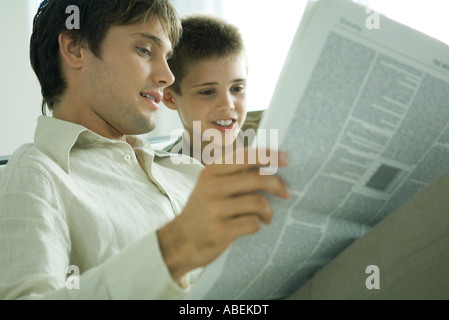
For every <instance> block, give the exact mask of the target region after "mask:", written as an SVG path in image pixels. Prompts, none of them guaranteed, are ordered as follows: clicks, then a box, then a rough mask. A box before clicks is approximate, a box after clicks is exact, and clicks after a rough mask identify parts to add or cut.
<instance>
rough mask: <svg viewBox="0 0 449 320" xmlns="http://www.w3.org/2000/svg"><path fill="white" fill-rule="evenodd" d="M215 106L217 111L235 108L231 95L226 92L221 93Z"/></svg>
mask: <svg viewBox="0 0 449 320" xmlns="http://www.w3.org/2000/svg"><path fill="white" fill-rule="evenodd" d="M215 108H216V109H217V110H218V111H227V110H232V109H235V106H234V101H233V99H232V97H230V96H229V95H228V94H226V95H223V97H222V98H221V99H220V100H219V101H218V103H217V105H216V107H215Z"/></svg>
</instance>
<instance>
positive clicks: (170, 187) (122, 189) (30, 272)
mask: <svg viewBox="0 0 449 320" xmlns="http://www.w3.org/2000/svg"><path fill="white" fill-rule="evenodd" d="M127 142H128V143H125V142H120V141H113V140H109V139H106V138H104V137H102V136H99V135H97V134H95V133H93V132H92V131H89V130H88V129H86V128H84V127H82V126H80V125H76V124H73V123H70V122H65V121H61V120H58V119H55V118H51V117H43V116H41V117H40V118H39V119H38V125H37V128H36V133H35V140H34V143H33V144H27V145H23V146H22V147H20V148H19V149H18V150H17V151H16V152H15V153H14V154H13V155H12V156H11V158H10V160H9V162H8V164H7V165H6V168H5V170H4V171H3V172H2V178H1V181H0V270H1V272H0V298H1V299H17V298H22V299H28V298H29V299H47V298H48V299H179V298H182V297H183V295H184V294H186V292H187V291H188V288H187V289H182V288H180V287H179V286H178V285H177V284H176V283H175V282H174V281H173V280H172V278H171V276H170V274H169V271H168V269H167V267H166V265H165V263H164V261H163V258H162V255H161V252H160V249H159V244H158V238H157V236H156V230H157V229H158V228H160V227H161V226H163V225H164V224H165V223H167V222H168V221H170V220H172V219H173V218H174V217H175V216H176V215H177V214H179V213H180V212H181V210H182V209H183V207H184V205H185V203H186V202H187V199H188V197H189V195H190V192H191V191H192V189H193V186H194V183H195V182H196V180H197V177H198V174H199V172H200V171H201V170H202V169H203V166H202V165H201V164H199V163H197V162H195V163H194V164H184V165H183V164H174V163H172V161H171V157H176V156H177V157H184V156H183V155H174V154H169V153H165V152H162V151H154V150H153V149H152V148H151V146H150V144H149V143H148V142H147V141H146V140H144V139H142V138H139V137H128V138H127ZM139 161H140V162H141V163H142V167H144V168H145V171H144V170H143V169H142V167H141V166H140V165H139ZM187 162H188V161H186V163H187ZM191 162H192V161H190V163H191ZM177 163H179V162H177ZM68 266H76V267H77V268H79V270H80V273H81V277H80V278H79V289H71V290H70V289H68V288H67V285H66V281H68V280H66V278H67V276H69V275H70V276H73V275H75V274H74V273H72V271H69V273H67V268H68ZM72 280H73V279H72ZM71 283H72V286H69V287H72V288H73V284H74V283H75V282H71Z"/></svg>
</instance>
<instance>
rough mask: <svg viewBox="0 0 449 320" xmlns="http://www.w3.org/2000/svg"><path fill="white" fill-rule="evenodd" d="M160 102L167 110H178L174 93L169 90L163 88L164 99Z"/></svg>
mask: <svg viewBox="0 0 449 320" xmlns="http://www.w3.org/2000/svg"><path fill="white" fill-rule="evenodd" d="M162 101H163V102H164V105H165V106H166V107H167V108H169V109H172V110H177V109H178V107H177V106H176V102H175V98H174V93H173V92H172V90H171V89H170V88H164V97H163V98H162Z"/></svg>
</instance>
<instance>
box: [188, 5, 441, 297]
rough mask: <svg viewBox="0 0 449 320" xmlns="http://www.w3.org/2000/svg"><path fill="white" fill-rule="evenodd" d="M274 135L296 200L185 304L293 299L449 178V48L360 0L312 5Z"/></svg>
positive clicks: (283, 79)
mask: <svg viewBox="0 0 449 320" xmlns="http://www.w3.org/2000/svg"><path fill="white" fill-rule="evenodd" d="M273 128H275V129H279V133H278V135H279V143H280V149H281V150H285V151H287V152H288V153H289V156H290V160H291V161H290V165H289V167H288V168H282V169H279V171H278V174H279V175H280V176H281V177H282V178H283V179H284V180H285V181H287V183H288V184H289V185H290V188H291V189H292V193H293V197H292V199H290V200H288V201H286V200H281V199H277V198H275V197H270V196H269V200H270V203H271V205H272V206H273V208H274V212H275V213H274V218H273V222H272V224H271V225H270V226H268V227H263V228H262V229H261V231H260V232H259V233H257V234H255V235H251V236H246V237H243V238H240V239H238V240H237V241H236V242H235V243H234V244H233V245H232V246H230V247H229V248H228V250H226V251H225V253H224V254H223V255H221V256H220V257H219V258H218V259H217V260H216V261H214V262H213V263H212V264H210V265H209V266H207V267H206V268H205V269H204V271H203V274H202V275H201V276H200V277H199V279H198V283H197V284H196V285H195V286H194V288H193V290H192V292H191V294H190V295H188V296H187V299H215V300H219V299H231V300H232V299H242V300H245V299H248V300H252V299H266V300H269V299H282V298H285V297H287V296H289V295H290V294H292V293H293V292H294V291H296V290H297V289H298V288H299V287H300V286H301V285H303V284H304V283H305V282H306V281H307V280H308V279H309V278H310V277H311V276H312V275H313V274H314V273H315V272H317V271H318V270H320V269H321V268H322V267H323V266H324V265H326V264H327V263H328V262H329V261H331V260H332V259H333V258H334V257H336V256H337V255H338V254H339V253H340V252H342V251H343V250H344V249H345V248H347V247H348V246H349V245H350V244H351V243H353V242H354V241H355V240H357V239H358V238H360V237H362V236H363V235H364V234H365V233H366V232H368V231H369V230H370V228H372V227H373V226H374V225H375V224H376V223H378V222H379V221H380V220H382V219H383V218H384V217H386V216H387V215H388V214H389V213H391V212H392V211H394V210H395V209H396V208H398V207H399V206H401V205H402V204H404V203H405V202H406V201H407V200H408V199H410V198H411V197H412V196H413V195H414V194H415V193H416V192H418V191H419V190H421V189H422V188H423V187H425V186H426V185H428V184H429V183H430V182H431V181H432V180H434V179H435V178H437V177H438V176H440V175H441V174H443V173H445V172H447V171H449V161H448V159H449V48H448V46H447V45H445V44H443V43H441V42H439V41H436V40H434V39H432V38H430V37H428V36H425V35H423V34H421V33H419V32H417V31H415V30H413V29H410V28H408V27H405V26H403V25H401V24H399V23H396V22H394V21H391V20H389V19H388V18H387V17H385V16H382V15H379V14H377V13H375V12H373V11H371V10H370V9H369V8H366V7H362V6H360V5H358V4H356V3H354V2H351V1H345V0H319V1H317V2H314V3H313V4H310V6H309V7H308V8H307V9H306V11H305V13H304V17H303V19H302V20H301V24H300V26H299V27H298V31H297V34H296V36H295V39H294V41H293V43H292V46H291V48H290V52H289V55H288V57H287V60H286V62H285V65H284V69H283V71H282V73H281V76H280V78H279V81H278V85H277V87H276V90H275V93H274V95H273V98H272V101H271V103H270V107H269V109H268V110H267V111H266V113H265V115H264V118H263V120H262V122H261V125H260V129H259V131H258V135H259V134H261V132H263V130H266V132H264V134H267V132H268V130H269V129H273ZM266 140H268V141H269V139H266ZM259 146H260V145H259ZM336 281H338V279H336Z"/></svg>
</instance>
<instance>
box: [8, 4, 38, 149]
mask: <svg viewBox="0 0 449 320" xmlns="http://www.w3.org/2000/svg"><path fill="white" fill-rule="evenodd" d="M0 3H1V9H0V41H1V50H0V94H1V95H0V97H1V99H0V156H3V155H9V154H11V153H12V152H13V151H14V150H15V149H16V148H17V147H18V146H19V145H21V144H22V143H25V142H31V141H32V140H33V135H34V127H35V124H36V118H37V116H38V115H39V114H40V104H41V95H40V87H39V82H38V81H37V78H36V76H35V75H34V72H33V70H32V69H31V66H30V62H29V61H30V59H29V37H30V35H31V19H30V18H29V10H28V1H26V0H0Z"/></svg>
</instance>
